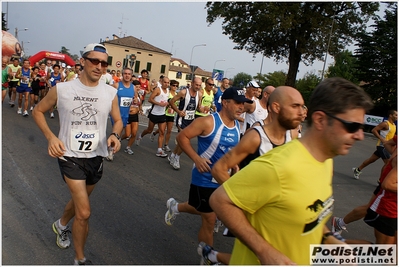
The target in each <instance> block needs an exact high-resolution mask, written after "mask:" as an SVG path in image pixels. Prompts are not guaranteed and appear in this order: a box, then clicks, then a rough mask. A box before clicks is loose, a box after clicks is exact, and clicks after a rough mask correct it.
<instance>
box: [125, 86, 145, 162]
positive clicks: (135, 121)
mask: <svg viewBox="0 0 399 267" xmlns="http://www.w3.org/2000/svg"><path fill="white" fill-rule="evenodd" d="M133 86H134V92H135V97H134V98H133V101H132V104H131V105H130V109H129V119H128V121H127V126H126V127H125V135H124V136H123V137H124V138H126V139H128V143H127V147H126V148H125V152H126V153H128V154H129V155H133V154H134V152H133V150H132V149H131V146H132V144H133V142H134V140H136V135H137V130H138V129H139V114H143V108H142V106H141V100H140V97H138V95H137V92H138V91H139V90H140V82H139V81H133Z"/></svg>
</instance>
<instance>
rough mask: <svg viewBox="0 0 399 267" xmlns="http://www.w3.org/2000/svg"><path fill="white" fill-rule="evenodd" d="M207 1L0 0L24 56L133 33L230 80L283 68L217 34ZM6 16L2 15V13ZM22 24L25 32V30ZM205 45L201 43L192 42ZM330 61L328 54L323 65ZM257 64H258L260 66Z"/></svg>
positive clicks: (317, 67) (317, 68) (316, 68)
mask: <svg viewBox="0 0 399 267" xmlns="http://www.w3.org/2000/svg"><path fill="white" fill-rule="evenodd" d="M205 4H206V2H132V1H130V2H84V3H81V2H67V3H65V2H9V3H8V6H7V2H2V12H4V13H7V12H8V28H9V30H8V31H9V32H10V33H12V34H14V33H15V28H18V39H19V42H20V43H21V42H23V44H24V47H25V54H27V55H28V56H29V55H34V54H36V53H37V52H39V51H50V52H58V51H60V50H61V47H62V46H65V47H66V48H67V49H69V52H70V53H71V54H77V55H80V51H81V50H83V48H84V46H86V45H87V44H89V43H95V42H100V40H105V38H106V37H109V38H110V39H111V40H112V35H113V34H116V35H118V36H121V37H123V36H134V37H136V38H139V39H142V40H143V41H145V42H147V43H150V44H152V45H154V46H156V47H158V48H161V49H163V50H165V51H167V52H170V53H172V54H173V55H172V57H176V58H180V59H182V60H184V61H185V62H187V63H188V64H189V63H190V59H191V64H192V65H197V66H199V67H200V68H202V69H204V70H206V71H210V72H212V70H213V68H216V69H220V70H223V71H224V72H225V76H227V77H228V78H233V77H234V75H236V74H237V73H239V72H244V73H248V74H250V75H252V76H255V75H256V74H257V73H259V72H260V70H261V68H262V72H261V73H262V74H265V73H269V72H274V71H281V70H282V71H285V72H288V65H287V64H285V63H276V62H274V61H273V59H268V58H264V60H263V65H262V64H261V63H262V56H261V55H260V54H257V55H255V56H254V55H253V54H251V53H248V52H247V51H245V50H235V49H233V48H234V46H235V43H234V42H233V41H231V40H230V39H229V37H228V36H226V35H223V34H222V23H221V22H222V21H221V20H220V19H219V20H217V21H216V22H214V23H213V24H212V25H208V23H207V22H206V15H207V12H206V9H205ZM6 19H7V16H6ZM24 28H28V30H26V31H24V30H23V29H24ZM201 44H206V46H197V45H201ZM332 63H333V59H332V58H331V57H328V58H327V66H326V69H327V67H328V65H329V64H332ZM261 65H262V66H261ZM322 68H323V62H320V61H317V62H315V63H314V64H313V65H312V66H305V65H304V64H303V63H300V66H299V73H298V75H297V79H299V78H302V77H303V76H304V74H305V73H307V72H314V73H316V74H318V75H319V73H321V70H322Z"/></svg>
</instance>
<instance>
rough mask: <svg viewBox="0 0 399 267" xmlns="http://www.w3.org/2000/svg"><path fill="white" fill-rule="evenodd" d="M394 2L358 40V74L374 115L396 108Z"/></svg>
mask: <svg viewBox="0 0 399 267" xmlns="http://www.w3.org/2000/svg"><path fill="white" fill-rule="evenodd" d="M397 14H398V10H397V4H396V3H394V4H392V5H390V6H389V7H388V8H387V9H386V10H385V15H384V19H379V20H377V21H376V23H375V25H372V27H373V28H374V30H373V31H372V32H371V33H364V34H362V35H361V36H360V39H359V42H358V43H357V46H358V47H359V48H358V49H356V50H355V56H356V57H357V59H358V66H357V70H358V75H357V78H358V80H359V81H361V82H362V85H361V86H362V87H363V88H364V89H365V91H366V92H367V93H368V94H369V95H370V96H371V98H372V99H373V100H374V103H375V109H374V111H373V113H374V114H376V115H382V116H386V112H387V111H388V109H391V108H394V109H397V102H398V97H397V90H398V89H397V80H398V69H397V64H398V62H397V58H398V46H397V38H398V36H397V30H398V27H397Z"/></svg>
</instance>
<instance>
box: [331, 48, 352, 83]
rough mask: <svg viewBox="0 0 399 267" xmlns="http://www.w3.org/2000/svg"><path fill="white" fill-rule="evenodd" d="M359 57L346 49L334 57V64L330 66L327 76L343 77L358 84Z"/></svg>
mask: <svg viewBox="0 0 399 267" xmlns="http://www.w3.org/2000/svg"><path fill="white" fill-rule="evenodd" d="M356 68H357V58H356V57H354V56H353V54H352V52H350V51H349V50H344V51H343V52H341V53H338V54H337V55H335V57H334V64H333V65H331V66H330V67H328V70H327V75H326V76H327V77H342V78H344V79H347V80H348V81H351V82H353V83H355V84H358V83H359V81H358V80H357V69H356Z"/></svg>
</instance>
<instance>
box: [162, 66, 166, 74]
mask: <svg viewBox="0 0 399 267" xmlns="http://www.w3.org/2000/svg"><path fill="white" fill-rule="evenodd" d="M165 69H166V66H165V65H161V73H162V74H165Z"/></svg>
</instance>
